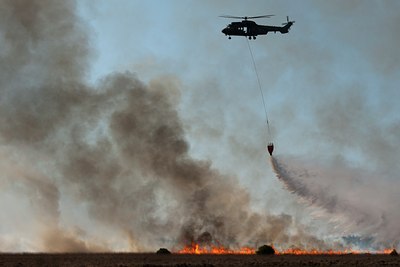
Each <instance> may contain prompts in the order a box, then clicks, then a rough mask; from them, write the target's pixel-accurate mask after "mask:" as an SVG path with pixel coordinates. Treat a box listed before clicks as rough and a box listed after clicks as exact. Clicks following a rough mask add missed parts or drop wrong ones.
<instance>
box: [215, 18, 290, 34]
mask: <svg viewBox="0 0 400 267" xmlns="http://www.w3.org/2000/svg"><path fill="white" fill-rule="evenodd" d="M292 25H293V22H291V21H288V23H287V24H286V25H285V26H283V27H279V26H269V25H258V24H257V23H255V22H254V21H251V20H243V21H241V22H232V23H230V24H229V25H228V26H227V27H226V28H224V29H223V30H222V33H223V34H225V35H227V36H229V39H230V36H246V37H249V39H251V37H253V39H255V38H256V36H257V35H266V34H267V33H268V32H275V33H276V32H280V33H288V32H289V29H290V27H291V26H292Z"/></svg>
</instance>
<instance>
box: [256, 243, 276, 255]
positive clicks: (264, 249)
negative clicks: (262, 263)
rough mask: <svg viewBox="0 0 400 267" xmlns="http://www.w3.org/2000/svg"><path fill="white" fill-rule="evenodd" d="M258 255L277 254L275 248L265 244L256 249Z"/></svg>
mask: <svg viewBox="0 0 400 267" xmlns="http://www.w3.org/2000/svg"><path fill="white" fill-rule="evenodd" d="M256 254H257V255H274V254H275V249H274V248H273V247H271V246H268V245H263V246H261V247H259V248H258V250H257V251H256Z"/></svg>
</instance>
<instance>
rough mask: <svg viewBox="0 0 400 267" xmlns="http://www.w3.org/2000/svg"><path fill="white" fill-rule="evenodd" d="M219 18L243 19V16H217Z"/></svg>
mask: <svg viewBox="0 0 400 267" xmlns="http://www.w3.org/2000/svg"><path fill="white" fill-rule="evenodd" d="M219 17H221V18H228V19H244V18H245V17H236V16H225V15H224V16H219Z"/></svg>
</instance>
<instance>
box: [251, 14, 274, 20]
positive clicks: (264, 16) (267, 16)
mask: <svg viewBox="0 0 400 267" xmlns="http://www.w3.org/2000/svg"><path fill="white" fill-rule="evenodd" d="M272 16H275V15H262V16H254V17H247V18H249V19H259V18H270V17H272Z"/></svg>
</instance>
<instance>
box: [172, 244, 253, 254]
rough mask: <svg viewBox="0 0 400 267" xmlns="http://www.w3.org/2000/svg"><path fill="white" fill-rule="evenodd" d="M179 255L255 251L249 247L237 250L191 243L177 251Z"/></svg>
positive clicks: (250, 252)
mask: <svg viewBox="0 0 400 267" xmlns="http://www.w3.org/2000/svg"><path fill="white" fill-rule="evenodd" d="M178 253H179V254H255V253H256V252H255V250H254V249H252V248H249V247H242V248H239V249H237V250H235V249H229V248H226V247H224V246H214V245H212V246H203V247H201V246H200V245H199V244H196V243H192V244H191V245H188V246H185V247H184V248H183V249H181V250H179V251H178Z"/></svg>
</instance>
